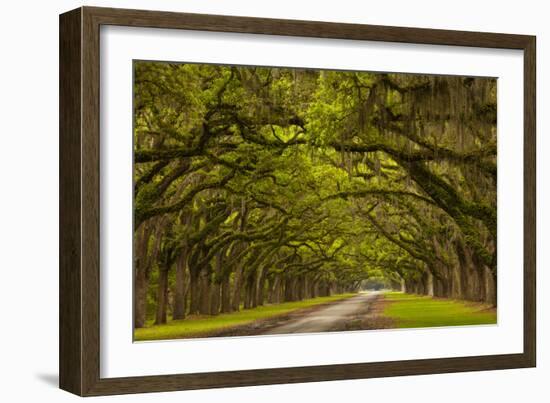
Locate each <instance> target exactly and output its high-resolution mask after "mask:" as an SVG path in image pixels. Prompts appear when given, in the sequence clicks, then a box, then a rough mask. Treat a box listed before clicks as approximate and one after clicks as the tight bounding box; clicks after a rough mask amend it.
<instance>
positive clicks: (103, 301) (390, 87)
mask: <svg viewBox="0 0 550 403" xmlns="http://www.w3.org/2000/svg"><path fill="white" fill-rule="evenodd" d="M535 166H536V163H535V37H533V36H525V35H513V34H500V33H479V32H460V31H445V30H433V29H419V28H402V27H387V26H373V25H351V24H339V23H328V22H313V21H294V20H275V19H262V18H249V17H228V16H215V15H200V14H184V13H170V12H159V11H143V10H141V11H138V10H120V9H107V8H94V7H82V8H79V9H76V10H73V11H70V12H67V13H65V14H62V15H61V16H60V387H61V388H62V389H64V390H67V391H69V392H72V393H75V394H77V395H81V396H92V395H108V394H121V393H138V392H154V391H169V390H185V389H197V388H214V387H231V386H245V385H262V384H277V383H294V382H312V381H327V380H342V379H354V378H369V377H386V376H402V375H415V374H435V373H446V372H458V371H479V370H495V369H505V368H523V367H533V366H535V362H536V352H535V340H536V331H535V329H536V328H535V301H536V296H535V235H536V225H535V224H536V220H535V200H536V189H535V179H536V173H535Z"/></svg>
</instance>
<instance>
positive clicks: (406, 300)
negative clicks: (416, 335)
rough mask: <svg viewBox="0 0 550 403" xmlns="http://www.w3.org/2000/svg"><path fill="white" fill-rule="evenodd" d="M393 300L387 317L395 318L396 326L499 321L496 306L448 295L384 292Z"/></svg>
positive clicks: (490, 322) (387, 309) (386, 296)
mask: <svg viewBox="0 0 550 403" xmlns="http://www.w3.org/2000/svg"><path fill="white" fill-rule="evenodd" d="M385 299H386V300H387V301H389V302H390V303H389V304H387V305H386V307H385V308H384V316H387V317H389V318H391V319H393V320H394V321H395V323H394V325H395V327H399V328H411V327H436V326H460V325H485V324H496V323H497V313H496V309H492V308H490V307H489V306H488V305H484V304H477V303H472V302H468V301H459V300H452V299H446V298H433V297H429V296H421V295H411V294H403V293H400V292H391V293H387V294H385Z"/></svg>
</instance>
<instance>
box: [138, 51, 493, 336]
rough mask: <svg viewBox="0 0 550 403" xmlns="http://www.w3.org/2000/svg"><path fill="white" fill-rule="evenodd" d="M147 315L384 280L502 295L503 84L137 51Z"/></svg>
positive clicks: (141, 311) (227, 307)
mask: <svg viewBox="0 0 550 403" xmlns="http://www.w3.org/2000/svg"><path fill="white" fill-rule="evenodd" d="M134 77H135V83H134V162H135V169H134V183H135V188H134V197H135V211H134V219H135V236H134V242H135V248H134V249H135V254H134V259H135V261H134V269H135V325H136V327H142V326H144V325H145V323H146V319H147V318H148V317H154V318H155V321H156V323H164V322H166V320H167V317H168V316H172V317H173V318H175V319H182V318H184V317H185V316H186V315H189V314H196V313H202V314H217V313H219V312H231V311H234V310H239V309H241V308H243V307H244V308H249V307H254V306H257V305H261V304H263V303H265V302H270V303H278V302H282V301H295V300H299V299H303V298H308V297H315V296H321V295H329V294H330V293H334V292H344V291H352V290H356V289H358V288H359V287H360V285H361V283H362V282H365V281H370V282H378V283H383V284H386V285H388V286H393V287H398V286H399V287H403V288H404V289H405V290H406V291H410V292H416V293H425V294H430V295H436V296H437V295H440V296H451V297H455V298H462V299H470V300H476V301H486V302H490V303H496V80H495V79H491V78H472V77H455V76H426V75H407V74H380V73H366V72H342V71H339V72H336V71H318V70H303V69H288V68H259V67H233V66H216V65H197V64H172V63H159V62H135V64H134Z"/></svg>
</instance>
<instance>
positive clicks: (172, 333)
mask: <svg viewBox="0 0 550 403" xmlns="http://www.w3.org/2000/svg"><path fill="white" fill-rule="evenodd" d="M355 295H357V294H339V295H331V296H330V297H318V298H311V299H306V300H303V301H297V302H285V303H282V304H277V305H264V306H260V307H257V308H253V309H246V310H243V311H240V312H233V313H226V314H221V315H217V316H190V317H188V318H186V319H183V320H173V321H169V322H168V323H167V324H165V325H158V326H150V327H145V328H141V329H135V330H134V340H135V341H146V340H167V339H180V338H186V337H197V336H201V335H204V336H206V335H208V333H212V332H216V331H220V330H223V329H226V328H230V327H233V326H240V325H246V324H250V323H252V322H255V321H257V320H261V319H268V318H272V317H275V316H278V315H284V314H287V313H290V312H292V311H296V310H298V309H303V308H310V307H314V306H316V305H321V304H326V303H328V302H333V301H338V300H341V299H345V298H350V297H353V296H355Z"/></svg>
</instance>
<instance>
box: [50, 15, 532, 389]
mask: <svg viewBox="0 0 550 403" xmlns="http://www.w3.org/2000/svg"><path fill="white" fill-rule="evenodd" d="M102 25H120V26H132V27H149V28H171V29H184V30H202V31H216V32H227V33H252V34H269V35H286V36H301V37H315V38H333V39H353V40H359V41H362V40H368V41H380V42H401V43H414V44H433V45H449V46H473V47H483V48H498V49H519V50H523V52H524V100H523V104H524V115H523V116H524V133H523V135H524V150H523V152H524V154H523V155H524V246H523V247H524V268H523V275H524V291H523V292H524V306H523V310H524V311H523V312H524V313H523V315H524V326H523V332H524V334H523V336H524V339H523V340H524V348H523V353H521V354H503V355H490V356H468V357H456V358H437V359H419V360H407V361H391V362H373V363H359V364H357V363H353V364H341V365H322V366H307V367H291V368H276V369H254V370H239V371H227V372H210V373H193V374H174V375H158V376H139V377H126V378H101V377H100V336H99V335H100V315H99V290H100V279H99V264H100V263H99V245H100V236H101V234H100V230H99V228H100V225H99V220H100V213H99V204H100V198H99V186H100V172H99V158H100V148H99V130H100V127H99V113H100V112H99V111H100V105H99V99H100V97H99V91H100V84H99V82H100V81H99V74H100V61H99V60H100V57H99V54H100V49H99V44H100V41H99V35H100V26H102ZM535 52H536V51H535V37H534V36H526V35H510V34H496V33H480V32H461V31H446V30H435V29H419V28H402V27H388V26H373V25H355V24H339V23H328V22H312V21H294V20H276V19H265V18H249V17H228V16H217V15H200V14H184V13H171V12H159V11H143V10H139V11H138V10H122V9H109V8H95V7H81V8H78V9H76V10H73V11H70V12H67V13H65V14H62V15H61V16H60V294H59V299H60V344H59V353H60V356H59V360H60V387H61V388H62V389H64V390H66V391H69V392H72V393H75V394H77V395H80V396H94V395H111V394H121V393H140V392H160V391H170V390H186V389H200V388H217V387H233V386H248V385H265V384H279V383H296V382H313V381H328V380H343V379H357V378H371V377H387V376H402V375H418V374H435V373H449V372H459V371H481V370H496V369H507V368H525V367H533V366H535V363H536V348H535V344H536V311H535V301H536V295H535V267H536V266H535V254H536V253H535V252H536V250H535V248H536V246H535V244H536V240H535V237H536V219H535V207H536V206H535V203H536V188H535V186H536V173H535V167H536V160H535V110H536V108H535V88H536V86H535V82H536V81H535Z"/></svg>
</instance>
